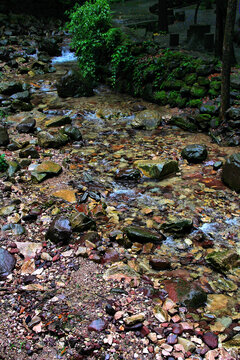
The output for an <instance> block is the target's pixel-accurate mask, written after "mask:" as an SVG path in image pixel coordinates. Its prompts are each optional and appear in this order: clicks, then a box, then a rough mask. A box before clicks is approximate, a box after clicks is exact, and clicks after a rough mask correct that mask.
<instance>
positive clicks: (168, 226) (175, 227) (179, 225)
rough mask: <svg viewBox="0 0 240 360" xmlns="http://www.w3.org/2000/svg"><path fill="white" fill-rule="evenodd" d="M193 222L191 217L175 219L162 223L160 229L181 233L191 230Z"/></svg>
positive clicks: (171, 232)
mask: <svg viewBox="0 0 240 360" xmlns="http://www.w3.org/2000/svg"><path fill="white" fill-rule="evenodd" d="M192 227H193V222H192V220H191V219H176V220H171V221H167V222H164V223H162V225H161V226H160V228H161V230H163V231H165V232H167V233H170V234H176V235H181V234H185V233H188V232H190V231H191V230H192Z"/></svg>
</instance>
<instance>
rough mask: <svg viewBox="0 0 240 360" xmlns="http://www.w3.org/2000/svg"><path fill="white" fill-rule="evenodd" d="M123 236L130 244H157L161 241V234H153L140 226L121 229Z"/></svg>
mask: <svg viewBox="0 0 240 360" xmlns="http://www.w3.org/2000/svg"><path fill="white" fill-rule="evenodd" d="M123 232H124V234H126V236H127V237H128V239H129V240H130V241H131V242H139V243H148V242H151V243H159V242H160V241H162V240H163V238H164V236H163V235H162V234H157V233H154V232H152V231H150V230H148V229H145V228H142V227H140V226H128V227H125V228H124V229H123Z"/></svg>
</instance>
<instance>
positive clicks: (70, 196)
mask: <svg viewBox="0 0 240 360" xmlns="http://www.w3.org/2000/svg"><path fill="white" fill-rule="evenodd" d="M52 195H53V196H55V197H58V198H60V199H63V200H65V201H67V202H69V203H71V204H74V203H76V202H77V199H76V190H70V189H62V190H58V191H55V192H54V193H53V194H52Z"/></svg>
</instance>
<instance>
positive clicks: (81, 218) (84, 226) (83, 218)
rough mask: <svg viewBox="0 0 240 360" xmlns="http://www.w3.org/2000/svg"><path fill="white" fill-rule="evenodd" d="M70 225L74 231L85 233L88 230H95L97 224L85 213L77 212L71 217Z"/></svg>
mask: <svg viewBox="0 0 240 360" xmlns="http://www.w3.org/2000/svg"><path fill="white" fill-rule="evenodd" d="M70 223H71V227H72V230H73V231H76V232H83V231H87V230H91V229H92V230H95V229H96V223H95V221H94V220H93V219H91V218H90V217H89V216H87V215H85V214H84V213H80V212H75V213H73V214H72V215H71V216H70Z"/></svg>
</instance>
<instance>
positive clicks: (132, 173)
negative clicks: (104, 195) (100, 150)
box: [115, 169, 141, 181]
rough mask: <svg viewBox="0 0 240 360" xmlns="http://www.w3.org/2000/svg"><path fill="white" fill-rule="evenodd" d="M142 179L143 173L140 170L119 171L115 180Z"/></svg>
mask: <svg viewBox="0 0 240 360" xmlns="http://www.w3.org/2000/svg"><path fill="white" fill-rule="evenodd" d="M140 178H141V172H140V171H139V170H138V169H123V170H117V172H116V174H115V180H118V181H136V180H138V179H140Z"/></svg>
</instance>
